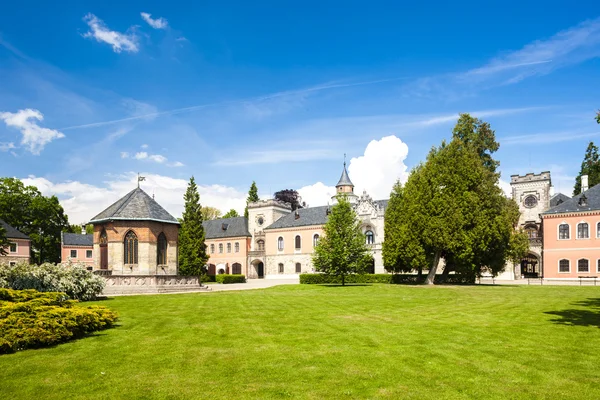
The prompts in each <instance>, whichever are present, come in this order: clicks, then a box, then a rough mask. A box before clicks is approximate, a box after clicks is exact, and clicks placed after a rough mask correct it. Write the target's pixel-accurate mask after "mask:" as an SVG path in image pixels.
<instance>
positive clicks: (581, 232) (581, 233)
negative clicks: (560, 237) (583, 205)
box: [577, 222, 590, 239]
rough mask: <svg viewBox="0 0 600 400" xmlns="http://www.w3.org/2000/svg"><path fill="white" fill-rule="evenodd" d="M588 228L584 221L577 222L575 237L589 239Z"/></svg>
mask: <svg viewBox="0 0 600 400" xmlns="http://www.w3.org/2000/svg"><path fill="white" fill-rule="evenodd" d="M589 237H590V230H589V226H588V224H587V223H586V222H582V223H580V224H577V239H589Z"/></svg>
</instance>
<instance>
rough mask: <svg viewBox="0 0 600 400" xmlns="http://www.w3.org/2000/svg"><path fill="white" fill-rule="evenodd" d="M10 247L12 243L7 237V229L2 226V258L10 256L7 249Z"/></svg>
mask: <svg viewBox="0 0 600 400" xmlns="http://www.w3.org/2000/svg"><path fill="white" fill-rule="evenodd" d="M9 245H10V241H9V240H8V238H7V237H6V229H4V227H3V226H2V225H0V256H5V255H7V254H8V251H6V248H7V247H8V246H9Z"/></svg>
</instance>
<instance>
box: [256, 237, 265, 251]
mask: <svg viewBox="0 0 600 400" xmlns="http://www.w3.org/2000/svg"><path fill="white" fill-rule="evenodd" d="M256 245H257V247H258V251H265V241H264V240H262V239H260V240H259V241H258V242H256Z"/></svg>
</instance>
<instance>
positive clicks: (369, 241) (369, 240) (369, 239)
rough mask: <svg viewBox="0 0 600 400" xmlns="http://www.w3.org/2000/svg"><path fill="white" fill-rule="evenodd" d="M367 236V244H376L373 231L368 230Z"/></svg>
mask: <svg viewBox="0 0 600 400" xmlns="http://www.w3.org/2000/svg"><path fill="white" fill-rule="evenodd" d="M365 236H366V237H367V244H375V235H374V234H373V231H366V232H365Z"/></svg>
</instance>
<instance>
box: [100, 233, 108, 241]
mask: <svg viewBox="0 0 600 400" xmlns="http://www.w3.org/2000/svg"><path fill="white" fill-rule="evenodd" d="M107 243H108V237H107V236H106V229H102V233H101V234H100V244H107Z"/></svg>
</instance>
